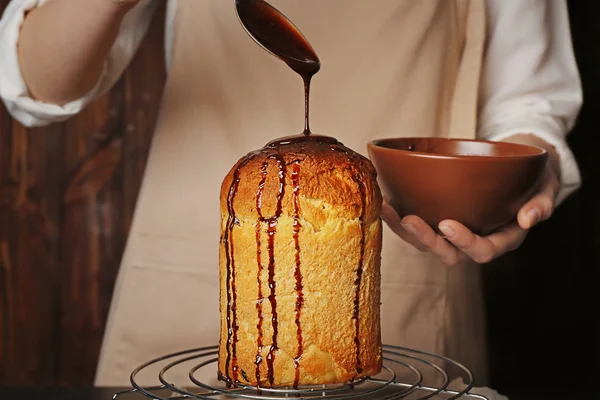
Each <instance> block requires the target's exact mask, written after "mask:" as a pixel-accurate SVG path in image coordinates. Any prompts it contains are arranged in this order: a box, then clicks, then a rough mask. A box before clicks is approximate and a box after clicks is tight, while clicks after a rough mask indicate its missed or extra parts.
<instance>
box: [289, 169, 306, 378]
mask: <svg viewBox="0 0 600 400" xmlns="http://www.w3.org/2000/svg"><path fill="white" fill-rule="evenodd" d="M299 176H300V162H299V161H295V162H294V166H293V169H292V184H293V185H294V191H293V193H292V194H293V203H294V246H295V247H296V255H295V261H296V269H295V271H294V277H295V278H296V310H295V312H296V321H295V322H296V338H297V339H298V350H297V352H296V357H295V358H294V368H295V377H294V389H297V388H298V381H299V380H300V368H299V367H300V358H301V357H302V353H303V352H304V345H303V340H302V325H301V324H300V316H301V314H302V307H303V306H304V293H303V292H302V290H303V289H304V284H303V283H302V270H301V269H300V240H299V239H300V238H299V232H300V228H302V225H301V224H300V204H299V202H298V194H299V193H300V179H299Z"/></svg>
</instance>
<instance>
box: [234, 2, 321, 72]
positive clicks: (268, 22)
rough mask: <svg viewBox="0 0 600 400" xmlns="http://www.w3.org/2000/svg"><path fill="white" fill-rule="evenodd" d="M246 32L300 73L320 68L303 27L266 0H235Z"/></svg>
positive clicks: (238, 14) (317, 58) (239, 17)
mask: <svg viewBox="0 0 600 400" xmlns="http://www.w3.org/2000/svg"><path fill="white" fill-rule="evenodd" d="M235 8H236V13H237V16H238V20H239V21H240V23H241V25H242V27H243V28H244V30H245V31H246V33H247V34H248V35H249V36H250V37H251V38H252V39H253V40H254V41H255V42H256V43H257V44H258V45H259V46H260V47H262V48H263V49H265V50H266V51H267V52H269V53H271V54H272V55H274V56H275V57H277V58H280V59H281V60H282V61H284V62H285V63H286V64H288V65H289V66H290V67H291V68H292V69H293V70H294V71H296V72H297V73H299V74H306V75H311V76H312V75H314V74H315V73H317V72H318V71H319V69H320V68H321V62H320V61H319V57H318V56H317V54H316V52H315V50H314V49H313V47H312V46H311V45H310V43H309V42H308V40H307V39H306V37H304V35H303V34H302V32H300V30H299V29H298V28H297V27H296V26H295V25H294V24H293V23H292V22H291V21H290V20H289V19H288V18H287V17H286V16H285V15H283V13H281V12H280V11H279V10H277V9H276V8H275V7H273V6H272V5H270V4H269V3H267V2H266V1H264V0H235Z"/></svg>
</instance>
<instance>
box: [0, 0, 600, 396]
mask: <svg viewBox="0 0 600 400" xmlns="http://www.w3.org/2000/svg"><path fill="white" fill-rule="evenodd" d="M513 1H514V0H513ZM7 3H8V1H7V0H0V10H3V9H4V7H5V6H6V4H7ZM599 7H600V6H598V2H596V1H584V0H572V1H569V8H570V14H571V29H572V33H573V41H574V46H575V52H576V57H577V62H578V65H579V68H580V72H581V77H582V81H583V85H584V98H585V104H584V107H583V109H582V112H581V114H580V118H579V121H578V124H577V126H576V128H575V129H574V131H573V132H572V134H571V135H570V136H569V142H570V144H571V146H572V149H573V151H574V152H575V155H576V157H577V160H578V162H579V165H580V168H581V173H582V176H583V182H584V183H583V186H582V188H581V189H580V190H579V191H578V192H577V193H575V194H574V195H572V196H571V197H570V198H569V199H568V200H567V201H566V202H565V203H564V204H563V205H562V206H561V207H560V208H559V209H558V210H557V212H556V214H555V215H554V216H553V218H552V219H551V220H549V221H547V222H545V223H543V224H541V225H540V226H539V227H537V228H536V229H534V230H533V231H532V232H531V234H530V236H529V238H528V239H527V241H526V242H525V244H524V245H523V246H522V247H521V248H520V249H519V250H517V251H516V252H513V253H511V254H509V255H507V256H506V257H504V258H503V259H501V260H498V261H496V262H494V263H492V264H490V265H487V266H484V267H483V268H484V270H485V289H486V301H487V308H488V327H489V337H490V354H491V372H492V381H493V386H494V387H496V388H498V389H500V390H501V391H505V392H512V391H515V390H517V389H518V388H520V387H523V386H529V387H533V388H535V387H542V386H543V387H548V386H556V387H560V388H561V391H566V390H568V388H569V387H575V386H579V387H581V386H582V385H590V386H591V385H592V383H594V382H596V383H597V382H598V381H599V380H600V378H598V376H599V375H598V374H599V372H600V371H598V367H597V365H598V356H599V354H598V344H599V342H600V332H599V331H598V320H599V319H600V318H599V311H600V309H599V308H598V307H597V304H598V292H597V291H596V290H595V289H596V287H597V286H598V284H600V280H599V278H598V269H599V268H600V255H599V254H598V252H597V251H596V250H600V212H599V211H598V209H597V207H595V204H598V199H599V197H595V196H597V195H595V194H594V191H597V190H598V187H599V183H600V162H599V161H600V160H598V158H597V156H596V152H597V149H598V148H599V146H600V133H599V132H597V128H596V126H597V125H598V123H599V122H600V101H599V100H598V99H599V97H598V95H599V93H598V92H599V91H600V63H599V61H600V45H598V43H599V41H600V24H599V23H598V13H597V10H598V8H599ZM163 29H164V4H163V5H161V7H160V9H159V12H157V13H156V14H155V17H154V21H153V24H152V27H151V29H150V32H149V34H148V36H147V37H146V40H145V41H144V42H143V44H142V46H141V48H140V50H139V52H138V54H137V56H136V58H135V59H134V60H133V62H132V64H131V66H130V68H129V69H128V70H127V72H126V73H125V75H124V76H123V77H122V79H121V80H120V81H119V82H118V83H117V85H116V86H115V87H114V88H113V90H111V91H110V92H109V93H108V94H107V95H106V96H104V97H102V98H101V99H99V100H98V101H96V102H94V103H93V104H92V105H90V106H89V107H87V108H86V109H85V110H84V111H83V112H82V113H81V114H80V115H79V116H77V117H75V118H72V119H70V120H69V121H67V122H65V123H62V124H55V125H52V126H50V127H46V128H42V129H25V128H24V127H22V126H21V125H20V124H19V123H17V122H15V121H13V120H12V119H11V118H10V117H9V116H8V114H7V112H6V111H5V110H4V108H2V106H0V385H3V384H4V385H41V386H49V385H78V386H82V385H83V386H85V385H90V384H91V383H92V381H93V377H94V371H95V367H96V361H97V357H98V352H99V347H100V343H101V339H102V335H103V331H104V324H105V319H106V316H107V312H108V307H109V304H110V298H111V293H112V287H113V284H114V280H115V277H116V274H117V271H118V267H119V262H120V258H121V254H122V251H123V248H124V244H125V240H126V237H127V233H128V230H129V225H130V222H131V218H132V213H133V209H134V206H135V201H136V197H137V193H138V189H139V185H140V182H141V178H142V175H143V172H144V167H145V163H146V157H147V153H148V149H149V145H150V140H151V135H152V131H153V127H154V123H155V119H156V115H157V112H158V108H159V103H160V98H161V94H162V87H163V84H164V79H165V71H164V66H163V64H164V63H163V59H164V57H163V45H164V42H163ZM597 393H600V389H598V392H597ZM567 398H570V397H569V396H568V395H566V396H565V399H567Z"/></svg>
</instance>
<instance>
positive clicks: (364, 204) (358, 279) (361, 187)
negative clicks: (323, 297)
mask: <svg viewBox="0 0 600 400" xmlns="http://www.w3.org/2000/svg"><path fill="white" fill-rule="evenodd" d="M329 148H330V149H331V150H333V151H338V152H342V153H344V154H346V156H348V162H349V163H350V165H354V164H355V163H356V160H353V158H355V159H356V158H357V156H356V155H354V157H353V156H352V155H351V153H350V152H349V151H347V150H346V149H345V148H343V147H340V146H337V145H330V146H329ZM352 179H353V180H354V182H356V184H357V185H358V190H359V191H360V195H361V198H362V205H361V212H360V218H359V220H360V231H361V238H360V257H359V260H358V267H357V268H356V279H355V280H354V285H355V292H354V310H353V313H352V319H353V320H354V324H355V333H354V344H355V345H356V374H357V375H358V374H361V373H362V363H361V360H360V318H359V313H360V289H361V283H362V274H363V264H364V256H365V241H366V230H365V212H366V209H367V190H366V187H365V182H364V177H363V175H362V173H361V172H358V173H356V174H355V175H353V176H352Z"/></svg>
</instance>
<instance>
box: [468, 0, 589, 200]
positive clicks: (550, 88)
mask: <svg viewBox="0 0 600 400" xmlns="http://www.w3.org/2000/svg"><path fill="white" fill-rule="evenodd" d="M487 7H488V43H487V46H486V53H485V57H484V63H483V74H482V82H481V91H480V104H481V109H480V118H479V125H478V135H479V137H481V138H483V139H489V140H502V139H505V138H507V137H509V136H511V135H514V134H518V133H532V134H534V135H536V136H538V137H539V138H541V139H543V140H544V141H545V142H547V143H549V144H551V145H552V146H554V147H555V148H556V150H557V152H558V154H559V156H560V167H561V190H560V192H559V195H558V198H557V204H560V203H561V202H562V201H563V200H564V199H565V198H567V197H568V196H569V195H570V194H571V193H572V192H573V191H575V190H576V189H577V188H579V186H580V184H581V177H580V174H579V168H578V166H577V162H576V160H575V158H574V156H573V153H572V152H571V150H570V148H569V146H568V144H567V141H566V136H567V134H568V133H569V131H570V130H571V129H572V128H573V125H574V124H575V121H576V119H577V115H578V114H579V110H580V108H581V105H582V89H581V83H580V79H579V72H578V69H577V65H576V62H575V57H574V54H573V48H572V43H571V34H570V27H569V19H568V10H567V5H566V1H564V0H527V1H520V0H519V1H506V0H488V1H487Z"/></svg>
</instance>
